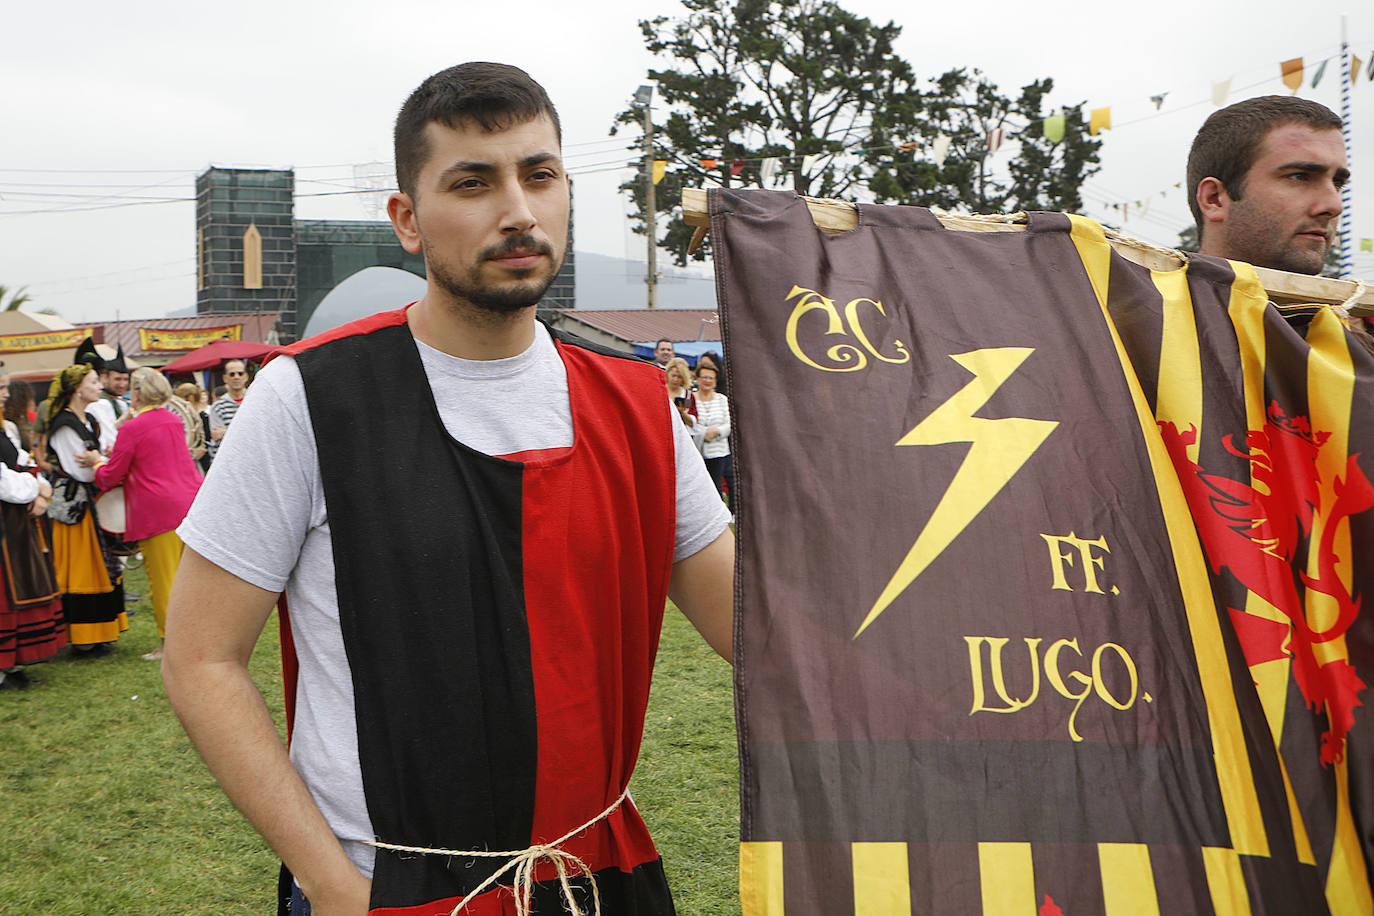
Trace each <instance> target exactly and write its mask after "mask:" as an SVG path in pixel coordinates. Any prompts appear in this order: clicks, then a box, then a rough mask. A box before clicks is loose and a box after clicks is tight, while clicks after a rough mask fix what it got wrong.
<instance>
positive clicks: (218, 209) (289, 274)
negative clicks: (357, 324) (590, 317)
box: [196, 167, 576, 343]
mask: <svg viewBox="0 0 1374 916" xmlns="http://www.w3.org/2000/svg"><path fill="white" fill-rule="evenodd" d="M295 184H296V179H295V173H294V172H292V171H291V170H290V169H280V170H278V169H221V168H214V167H212V168H209V169H206V170H205V171H204V172H203V173H201V175H200V176H198V177H197V178H196V265H197V270H196V275H197V282H196V287H197V288H196V314H198V315H205V314H217V313H221V312H224V313H245V312H274V313H277V314H279V315H280V316H281V318H280V322H281V323H280V335H281V340H282V342H283V343H288V342H290V341H293V340H295V339H296V338H297V336H298V335H299V334H300V331H301V329H303V328H304V327H305V325H306V322H308V321H309V320H310V315H311V314H312V313H313V312H314V310H315V307H316V306H318V305H319V304H320V300H322V299H323V298H324V297H325V295H326V294H327V293H328V292H329V291H330V290H332V289H333V288H334V287H335V286H337V285H338V284H339V283H340V282H342V281H343V280H345V279H346V278H348V277H350V276H352V275H353V274H355V273H357V272H358V271H360V270H362V269H364V268H366V267H375V266H384V267H396V268H400V269H402V270H408V271H410V272H411V273H414V274H416V275H418V276H421V277H423V276H424V275H425V264H424V258H423V257H422V256H421V255H418V254H410V253H409V252H407V251H406V250H405V249H404V248H402V247H401V244H400V242H399V241H397V239H396V234H395V232H394V231H393V230H392V228H391V224H390V223H389V222H380V221H376V222H374V221H368V220H298V219H296V218H295ZM575 306H576V289H575V283H574V256H573V251H572V231H571V227H569V237H568V256H567V259H566V260H565V261H564V262H563V267H562V269H561V270H559V272H558V276H557V277H556V278H555V279H554V282H553V285H552V286H551V287H549V291H548V293H547V294H546V295H545V297H544V301H543V302H541V303H540V309H539V311H540V314H541V315H545V314H551V313H552V310H553V309H566V308H573V307H575Z"/></svg>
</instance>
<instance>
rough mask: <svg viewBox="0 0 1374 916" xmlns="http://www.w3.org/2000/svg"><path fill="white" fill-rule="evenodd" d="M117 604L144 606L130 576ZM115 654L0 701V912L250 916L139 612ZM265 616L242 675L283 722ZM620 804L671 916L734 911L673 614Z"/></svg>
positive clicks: (719, 813) (703, 682) (250, 871)
mask: <svg viewBox="0 0 1374 916" xmlns="http://www.w3.org/2000/svg"><path fill="white" fill-rule="evenodd" d="M127 585H128V588H129V590H130V591H133V592H138V593H142V594H145V595H146V593H147V587H146V581H145V580H144V578H143V575H142V572H141V571H138V570H135V571H131V572H130V574H129V575H128V577H127ZM135 607H137V608H138V609H139V611H140V613H138V614H137V615H136V616H135V617H133V618H132V619H131V621H130V624H131V626H130V629H129V631H128V632H127V633H125V634H124V636H123V637H122V638H121V639H120V640H119V645H118V649H117V650H116V653H115V655H113V656H111V657H109V658H105V659H96V660H89V661H87V660H73V659H70V658H68V656H67V653H63V654H62V655H61V656H59V657H58V659H57V660H55V661H53V662H51V663H48V664H45V665H38V666H35V667H32V668H30V669H29V673H30V677H31V679H32V680H33V681H34V682H35V683H34V686H33V687H32V688H31V689H29V690H27V691H23V692H20V691H4V692H0V824H3V825H4V827H5V830H6V836H5V837H4V839H3V840H0V914H3V916H94V914H143V913H148V914H161V913H169V914H178V916H181V914H216V916H229V914H255V916H256V914H265V913H271V912H274V903H273V901H274V892H275V882H276V874H277V867H278V864H277V859H276V857H275V856H274V855H273V854H272V852H271V850H270V849H268V847H267V845H266V844H265V843H264V842H263V841H262V840H261V839H260V838H259V837H258V835H257V834H256V833H255V832H254V831H253V829H252V828H251V827H249V826H248V823H247V822H246V821H245V820H243V818H242V817H241V816H240V815H239V814H238V812H237V811H235V810H234V808H233V806H232V805H230V804H229V802H228V800H227V799H225V797H224V795H223V794H222V793H221V792H220V790H219V787H218V786H217V785H216V784H215V782H214V780H213V779H211V778H210V775H209V773H208V772H207V771H206V769H205V765H204V764H203V763H201V760H200V758H199V757H198V756H197V755H196V752H195V751H194V750H193V749H192V748H191V745H190V743H189V742H188V741H187V739H186V736H185V733H184V732H182V730H181V726H180V724H178V722H177V720H176V717H175V716H174V715H173V714H172V711H171V708H170V707H169V706H168V704H167V695H166V692H165V691H164V690H163V687H162V680H161V677H160V675H159V672H158V665H157V663H155V662H146V661H143V660H142V659H141V658H139V656H140V655H142V654H143V653H144V652H148V651H151V650H152V649H153V648H154V647H155V646H156V644H157V632H156V629H155V627H154V625H153V617H152V611H151V610H150V609H149V607H148V603H147V601H146V600H144V601H141V602H139V603H138V604H137V605H135ZM276 626H277V625H276V619H275V616H274V618H273V619H272V620H270V621H269V622H268V625H267V630H266V632H265V633H264V636H263V639H262V640H261V641H260V643H259V644H258V648H257V651H256V652H255V654H254V656H253V673H254V677H255V678H256V679H257V681H258V684H259V685H260V686H261V688H262V690H263V692H264V694H265V695H266V696H267V701H268V706H269V707H270V708H271V709H272V710H273V711H274V713H277V714H278V715H277V718H278V720H279V721H280V719H281V716H280V714H279V713H280V710H281V708H282V704H281V673H280V669H279V663H278V644H277V636H276ZM632 791H633V792H634V796H635V800H636V802H637V803H638V805H639V807H640V810H641V811H642V812H643V814H644V817H645V820H647V821H648V823H649V827H650V829H651V830H652V831H653V834H654V837H655V839H656V840H657V841H658V844H659V849H660V851H661V852H662V854H663V858H664V862H665V866H666V868H667V871H668V877H669V880H670V881H671V882H672V884H673V892H674V896H675V898H676V900H677V907H678V912H679V913H682V914H684V916H696V914H710V916H716V914H725V916H729V914H737V913H739V903H738V892H737V885H736V874H737V871H736V849H737V840H738V835H739V833H738V817H739V802H738V795H737V773H736V766H735V729H734V718H733V713H732V711H731V701H730V669H729V667H728V666H727V665H726V664H725V663H724V662H722V661H721V660H720V659H719V658H717V657H716V656H715V655H714V654H713V653H712V652H711V651H710V649H709V648H707V646H706V644H705V643H704V642H703V641H702V640H701V639H700V637H698V636H697V634H696V632H695V631H694V630H693V629H692V627H691V625H690V624H689V623H687V621H686V620H684V619H683V617H682V615H680V614H678V613H677V612H676V611H674V610H672V609H670V610H669V613H668V619H667V622H666V623H665V625H664V632H663V644H662V648H661V650H660V654H659V662H658V671H657V674H656V676H655V680H654V690H653V696H652V698H651V700H650V704H649V715H648V723H647V725H646V728H645V737H644V749H643V753H642V755H641V757H640V762H639V769H638V771H637V772H636V775H635V778H634V782H633V783H632Z"/></svg>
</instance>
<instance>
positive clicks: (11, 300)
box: [0, 286, 31, 312]
mask: <svg viewBox="0 0 1374 916" xmlns="http://www.w3.org/2000/svg"><path fill="white" fill-rule="evenodd" d="M28 289H29V288H28V287H27V286H21V287H19V288H18V289H16V290H14V291H13V292H11V291H10V289H9V287H6V286H0V303H3V308H0V311H5V312H17V311H19V307H20V306H21V305H23V304H24V303H26V302H29V301H31V298H30V296H29V293H28Z"/></svg>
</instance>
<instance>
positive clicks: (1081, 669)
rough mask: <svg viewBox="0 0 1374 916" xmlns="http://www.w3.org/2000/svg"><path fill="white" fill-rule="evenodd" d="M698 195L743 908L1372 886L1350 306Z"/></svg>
mask: <svg viewBox="0 0 1374 916" xmlns="http://www.w3.org/2000/svg"><path fill="white" fill-rule="evenodd" d="M709 199H710V207H711V228H712V234H713V238H714V245H715V250H716V270H717V274H718V286H719V288H720V289H721V291H722V297H721V298H722V301H721V317H722V325H723V329H724V339H725V346H726V355H727V361H728V362H729V364H730V366H731V376H732V377H731V389H732V397H731V403H732V408H733V410H734V429H735V434H734V442H733V446H732V447H733V452H734V457H735V462H736V479H737V483H738V490H739V495H740V497H741V501H740V503H739V505H738V507H737V510H736V517H737V520H738V532H737V536H738V538H739V561H740V562H739V586H738V587H739V598H738V606H737V613H738V614H739V615H740V616H739V620H740V624H739V626H740V639H739V643H738V646H737V653H736V664H737V671H736V686H737V694H736V695H737V701H738V704H739V710H740V731H741V736H742V744H741V749H742V754H741V791H742V800H743V805H742V819H743V823H742V825H741V833H742V838H743V844H742V846H741V858H740V865H741V895H742V899H743V901H744V905H745V913H746V914H763V913H774V912H783V911H785V912H787V913H788V914H793V913H825V914H835V913H884V914H888V913H899V912H900V913H906V912H912V913H923V912H940V913H944V912H950V913H985V914H1001V913H1011V912H1025V913H1042V914H1052V913H1063V914H1075V913H1082V914H1092V913H1096V914H1102V913H1111V912H1117V911H1118V909H1119V907H1120V906H1121V905H1122V903H1123V901H1125V902H1129V903H1130V904H1131V905H1132V906H1138V907H1143V909H1140V911H1141V912H1160V913H1170V912H1177V913H1226V914H1232V913H1267V914H1278V913H1292V912H1323V911H1325V909H1326V908H1329V909H1330V910H1331V911H1332V912H1368V911H1369V908H1370V906H1371V904H1370V903H1369V901H1370V897H1369V876H1368V870H1367V867H1366V864H1365V863H1366V861H1368V857H1369V856H1370V855H1371V853H1374V850H1371V849H1370V848H1369V847H1368V844H1370V843H1371V842H1374V840H1371V839H1370V838H1371V837H1374V759H1372V758H1371V755H1372V754H1374V729H1371V723H1370V711H1369V707H1370V705H1374V704H1370V702H1369V689H1368V687H1367V686H1366V685H1367V684H1368V683H1370V681H1371V678H1374V657H1371V656H1372V655H1374V613H1372V612H1370V611H1367V610H1361V599H1362V597H1363V596H1365V595H1368V594H1370V592H1371V590H1374V561H1371V558H1370V557H1369V555H1368V554H1369V551H1370V550H1371V549H1374V548H1372V546H1371V545H1374V486H1372V485H1371V484H1370V479H1371V477H1374V359H1371V357H1370V356H1369V354H1368V353H1367V352H1365V351H1364V350H1362V349H1360V348H1359V347H1358V345H1352V344H1351V341H1350V339H1349V338H1348V336H1347V333H1346V330H1345V328H1344V326H1343V324H1342V323H1341V319H1340V318H1339V317H1338V316H1337V315H1336V314H1335V313H1333V312H1330V311H1329V310H1327V311H1323V312H1321V313H1320V314H1319V315H1318V317H1317V318H1316V319H1314V320H1313V322H1312V324H1311V326H1310V327H1309V328H1308V329H1307V333H1306V339H1304V337H1303V335H1302V334H1300V333H1298V331H1296V330H1294V329H1293V328H1292V327H1290V326H1289V325H1288V324H1286V323H1285V322H1284V320H1283V319H1282V317H1281V316H1279V315H1278V313H1277V312H1276V311H1275V310H1274V309H1273V308H1272V307H1270V306H1268V304H1267V297H1266V296H1265V294H1264V291H1263V289H1262V288H1261V287H1260V285H1259V283H1258V281H1257V280H1256V278H1255V276H1254V273H1253V271H1251V270H1248V269H1244V273H1242V274H1240V275H1237V274H1236V273H1234V271H1233V268H1232V266H1230V265H1229V264H1227V263H1226V262H1222V261H1217V260H1212V259H1206V258H1196V259H1194V260H1193V261H1192V262H1190V264H1189V265H1188V268H1187V270H1186V271H1185V270H1178V271H1173V272H1151V271H1150V270H1148V269H1146V268H1143V267H1140V266H1137V265H1135V264H1132V263H1130V262H1128V261H1126V260H1124V259H1123V258H1121V257H1120V256H1118V255H1116V254H1114V253H1113V252H1112V251H1111V248H1110V246H1109V245H1108V243H1107V241H1106V239H1105V237H1104V235H1103V233H1102V230H1101V228H1100V227H1099V226H1097V225H1096V224H1095V223H1092V222H1091V221H1087V220H1082V219H1079V218H1077V217H1067V216H1063V215H1061V214H1033V215H1032V218H1031V220H1030V225H1029V227H1028V229H1027V231H1020V232H989V233H971V232H970V233H961V232H954V231H949V230H946V229H944V228H943V227H942V226H941V225H940V223H939V221H938V220H936V219H935V218H934V217H933V216H932V215H931V214H930V213H929V212H928V211H925V210H922V209H919V208H913V207H870V206H865V207H862V208H861V212H860V219H859V228H858V229H856V230H854V231H851V232H848V233H844V234H840V235H833V236H832V235H826V234H824V233H822V232H821V231H820V230H818V229H817V228H816V227H815V226H814V225H813V224H812V222H811V219H810V215H809V211H808V210H807V208H806V206H805V204H804V203H803V202H802V201H801V200H800V199H798V198H796V197H795V196H794V195H792V194H790V193H786V192H763V191H752V192H731V191H724V190H722V191H712V192H711V193H710V195H709ZM780 252H785V253H786V256H780V255H779V253H780ZM1362 838H1364V839H1362ZM1122 911H1124V910H1122ZM1131 911H1134V910H1131Z"/></svg>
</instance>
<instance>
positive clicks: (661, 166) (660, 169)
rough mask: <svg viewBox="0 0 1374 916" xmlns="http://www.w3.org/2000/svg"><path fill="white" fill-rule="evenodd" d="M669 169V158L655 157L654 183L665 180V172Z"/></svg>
mask: <svg viewBox="0 0 1374 916" xmlns="http://www.w3.org/2000/svg"><path fill="white" fill-rule="evenodd" d="M667 170H668V160H667V159H655V160H654V184H658V183H659V182H660V181H662V180H663V173H664V172H666V171H667Z"/></svg>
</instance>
